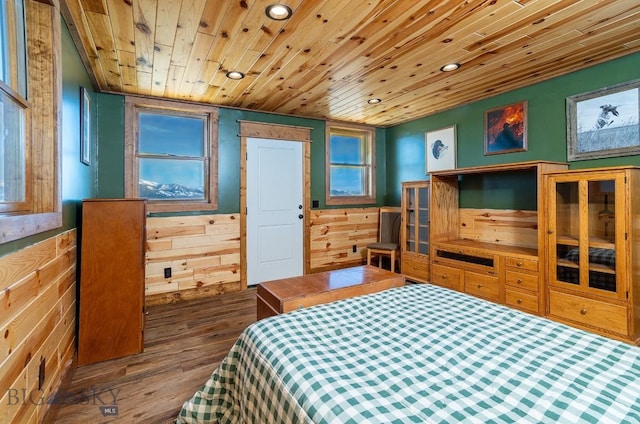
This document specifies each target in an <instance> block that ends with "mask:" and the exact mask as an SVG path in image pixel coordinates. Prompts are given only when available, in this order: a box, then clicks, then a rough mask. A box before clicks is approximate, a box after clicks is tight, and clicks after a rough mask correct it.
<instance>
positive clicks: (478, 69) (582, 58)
mask: <svg viewBox="0 0 640 424" xmlns="http://www.w3.org/2000/svg"><path fill="white" fill-rule="evenodd" d="M271 3H284V4H287V5H288V6H290V7H291V9H292V10H293V12H294V13H293V16H292V17H291V19H289V20H286V21H273V20H270V19H269V18H267V17H266V15H265V8H266V7H267V5H269V4H271ZM62 10H63V14H64V17H65V20H66V22H67V24H68V26H69V27H70V30H71V33H72V36H73V38H74V40H75V41H76V44H77V45H78V49H79V50H80V52H81V56H82V57H83V60H84V61H85V64H86V65H87V67H88V68H89V69H90V73H91V74H92V75H91V77H92V79H93V82H94V84H95V86H96V87H95V88H96V89H97V90H100V91H104V92H117V93H135V94H140V95H145V96H154V97H164V98H170V99H181V100H187V101H195V102H204V103H210V104H216V105H225V106H231V107H238V108H246V109H252V110H260V111H269V112H277V113H282V114H293V115H298V116H306V117H313V118H320V119H331V120H340V121H348V122H356V123H365V124H371V125H376V126H389V125H395V124H398V123H402V122H406V121H409V120H412V119H416V118H419V117H423V116H427V115H430V114H433V113H436V112H439V111H442V110H446V109H450V108H453V107H456V106H459V105H461V104H464V103H468V102H472V101H475V100H479V99H482V98H485V97H488V96H491V95H495V94H498V93H502V92H505V91H509V90H513V89H515V88H519V87H522V86H526V85H530V84H533V83H535V82H539V81H542V80H545V79H549V78H552V77H556V76H559V75H563V74H566V73H569V72H573V71H576V70H578V69H582V68H585V67H587V66H591V65H593V64H596V63H600V62H604V61H607V60H610V59H613V58H616V57H620V56H624V55H627V54H630V53H634V52H637V51H640V2H639V1H638V0H609V1H606V0H581V1H575V0H570V1H569V0H559V1H558V0H553V1H551V0H518V1H516V0H467V1H450V0H425V1H415V0H62ZM449 62H458V63H460V64H461V65H462V67H461V68H460V69H459V70H458V71H455V72H449V73H444V72H441V71H440V67H441V66H442V65H444V64H446V63H449ZM230 70H237V71H241V72H243V73H245V74H246V77H245V78H244V79H243V80H240V81H234V80H230V79H228V78H226V77H225V74H226V73H227V71H230ZM370 98H380V99H381V100H382V102H381V103H379V104H375V105H370V104H368V103H367V100H368V99H370Z"/></svg>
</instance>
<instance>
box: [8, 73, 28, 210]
mask: <svg viewBox="0 0 640 424" xmlns="http://www.w3.org/2000/svg"><path fill="white" fill-rule="evenodd" d="M0 92H2V93H4V94H5V95H6V96H7V97H10V98H11V100H12V101H13V102H14V104H15V105H16V106H17V107H20V108H22V113H23V115H22V125H23V126H22V129H21V130H22V131H21V132H22V140H21V141H22V143H23V148H24V163H23V176H22V177H23V181H24V198H23V200H22V201H13V202H8V201H2V200H0V214H12V213H29V212H31V210H32V209H33V203H32V196H31V182H32V177H31V174H32V172H31V142H30V140H31V133H30V131H29V128H30V124H31V119H30V108H29V102H28V101H27V100H26V99H23V98H22V97H21V96H20V95H19V94H18V93H16V92H14V91H13V90H12V89H11V87H9V86H7V85H6V84H5V83H3V82H2V81H0ZM0 119H1V118H0Z"/></svg>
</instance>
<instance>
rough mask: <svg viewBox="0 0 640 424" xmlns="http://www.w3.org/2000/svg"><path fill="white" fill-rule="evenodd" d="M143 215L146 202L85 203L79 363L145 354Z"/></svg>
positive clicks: (82, 238) (123, 200) (111, 201)
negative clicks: (143, 352) (143, 351)
mask: <svg viewBox="0 0 640 424" xmlns="http://www.w3.org/2000/svg"><path fill="white" fill-rule="evenodd" d="M145 215H146V203H145V200H143V199H91V200H85V201H83V202H82V225H81V229H82V231H81V234H80V237H81V252H80V255H81V257H80V262H81V265H80V289H79V313H78V326H79V329H78V365H85V364H91V363H94V362H100V361H104V360H107V359H112V358H118V357H121V356H126V355H131V354H134V353H140V352H142V350H143V331H144V249H145Z"/></svg>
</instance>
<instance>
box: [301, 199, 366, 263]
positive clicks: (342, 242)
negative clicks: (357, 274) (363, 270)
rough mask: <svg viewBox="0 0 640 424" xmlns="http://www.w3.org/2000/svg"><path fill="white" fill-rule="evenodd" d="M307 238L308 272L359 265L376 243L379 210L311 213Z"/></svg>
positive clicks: (327, 210) (357, 209)
mask: <svg viewBox="0 0 640 424" xmlns="http://www.w3.org/2000/svg"><path fill="white" fill-rule="evenodd" d="M310 238H311V240H310V244H311V249H310V252H309V256H308V257H309V258H310V269H309V272H321V271H329V270H332V269H337V268H345V267H350V266H357V265H362V264H364V263H365V262H366V254H367V250H366V246H367V245H368V244H370V243H375V242H376V241H378V208H342V209H322V210H312V211H311V231H310ZM353 246H356V249H355V250H356V251H355V252H354V251H353Z"/></svg>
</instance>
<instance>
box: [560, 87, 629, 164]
mask: <svg viewBox="0 0 640 424" xmlns="http://www.w3.org/2000/svg"><path fill="white" fill-rule="evenodd" d="M639 103H640V80H635V81H631V82H627V83H623V84H618V85H614V86H612V87H607V88H602V89H600V90H596V91H592V92H589V93H583V94H578V95H576V96H571V97H567V137H568V140H567V159H568V160H569V161H576V160H584V159H597V158H604V157H611V156H627V155H635V154H639V153H640V131H639V125H640V124H639V122H640V112H639V110H640V108H639V107H638V105H639Z"/></svg>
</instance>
